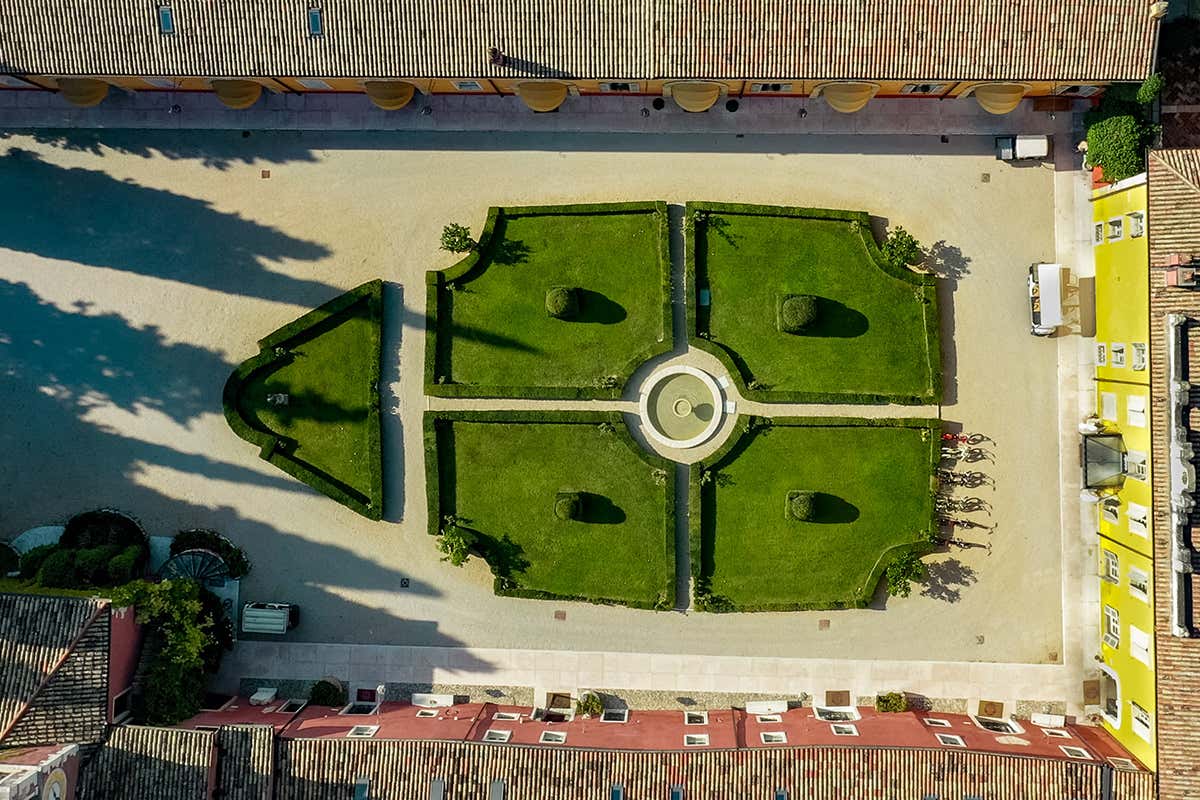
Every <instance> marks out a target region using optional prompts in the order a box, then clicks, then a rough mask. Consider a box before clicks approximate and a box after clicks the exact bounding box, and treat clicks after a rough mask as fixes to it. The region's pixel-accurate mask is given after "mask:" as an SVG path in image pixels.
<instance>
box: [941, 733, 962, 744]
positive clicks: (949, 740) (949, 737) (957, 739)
mask: <svg viewBox="0 0 1200 800" xmlns="http://www.w3.org/2000/svg"><path fill="white" fill-rule="evenodd" d="M934 736H936V737H937V740H938V744H940V745H941V746H942V747H966V746H967V741H966V739H964V738H963V737H961V736H959V735H958V734H956V733H935V734H934Z"/></svg>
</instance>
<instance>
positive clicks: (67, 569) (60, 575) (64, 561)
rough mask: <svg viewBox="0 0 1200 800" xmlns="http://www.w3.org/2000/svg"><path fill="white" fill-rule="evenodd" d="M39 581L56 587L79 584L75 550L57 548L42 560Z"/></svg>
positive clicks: (44, 584) (62, 587)
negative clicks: (76, 573)
mask: <svg viewBox="0 0 1200 800" xmlns="http://www.w3.org/2000/svg"><path fill="white" fill-rule="evenodd" d="M37 578H38V583H40V584H41V585H42V586H48V587H50V588H54V589H70V588H74V587H75V586H77V585H78V581H77V580H76V578H75V551H74V550H64V549H63V548H61V547H60V548H58V549H56V550H55V551H54V552H53V553H51V554H50V555H48V556H47V557H46V560H45V561H43V562H42V568H41V569H40V570H38V574H37Z"/></svg>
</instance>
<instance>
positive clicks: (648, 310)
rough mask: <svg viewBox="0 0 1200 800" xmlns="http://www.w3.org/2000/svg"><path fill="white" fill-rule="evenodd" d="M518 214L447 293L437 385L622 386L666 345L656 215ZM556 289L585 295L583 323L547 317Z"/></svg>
mask: <svg viewBox="0 0 1200 800" xmlns="http://www.w3.org/2000/svg"><path fill="white" fill-rule="evenodd" d="M519 211H520V210H519V209H516V210H514V212H513V213H512V214H511V215H510V214H509V213H502V214H501V216H500V218H499V219H498V221H497V223H496V228H495V232H494V235H493V238H492V244H491V245H490V246H489V247H488V248H487V249H485V251H484V253H485V254H484V257H483V259H482V260H481V262H480V264H479V265H478V266H476V267H475V269H473V270H472V271H471V272H470V273H469V274H468V275H467V276H466V277H464V278H463V279H460V280H459V281H458V283H459V284H461V288H459V289H458V290H456V291H453V292H448V291H445V290H443V298H442V311H441V312H440V314H439V317H438V336H439V355H438V365H437V372H438V374H439V375H440V376H446V375H448V376H449V379H450V381H452V382H453V383H455V384H470V385H473V386H477V387H483V388H484V390H486V388H487V387H515V388H517V389H520V388H523V387H594V386H596V385H597V383H598V382H599V381H601V380H602V379H604V378H606V377H607V376H612V375H621V376H623V375H624V373H626V372H627V371H630V370H631V369H632V362H635V361H637V362H640V361H641V360H643V359H644V358H645V354H646V353H647V350H648V349H649V348H651V347H653V346H654V345H655V343H656V342H662V341H664V340H665V339H669V337H670V334H671V328H670V323H669V321H666V322H664V313H663V304H664V299H665V298H664V288H663V286H664V274H665V273H664V271H665V270H668V269H669V266H668V265H666V264H664V263H662V258H661V257H660V254H661V252H662V238H661V237H662V236H663V235H664V234H663V232H662V228H661V219H660V216H659V215H658V214H657V213H655V212H654V211H653V210H647V211H641V212H638V213H632V212H629V213H608V214H535V215H531V216H522V215H520V214H519V213H518V212H519ZM554 286H566V287H572V288H578V289H581V290H582V296H581V308H580V313H579V316H578V318H576V319H573V320H560V319H554V318H552V317H550V316H549V315H548V314H547V313H546V292H547V291H548V290H549V289H550V288H551V287H554ZM447 339H449V341H447ZM669 346H670V345H669V343H667V344H666V347H667V348H669ZM622 382H623V379H622ZM502 393H503V392H502Z"/></svg>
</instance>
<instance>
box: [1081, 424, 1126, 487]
mask: <svg viewBox="0 0 1200 800" xmlns="http://www.w3.org/2000/svg"><path fill="white" fill-rule="evenodd" d="M1081 455H1082V456H1083V457H1082V458H1081V459H1080V460H1081V461H1082V462H1083V485H1084V486H1085V487H1087V488H1088V489H1104V488H1110V487H1113V486H1120V485H1122V484H1123V483H1124V482H1125V444H1124V442H1123V441H1122V439H1121V437H1120V436H1117V435H1114V434H1099V435H1094V436H1092V435H1085V436H1084V437H1083V453H1082V454H1081Z"/></svg>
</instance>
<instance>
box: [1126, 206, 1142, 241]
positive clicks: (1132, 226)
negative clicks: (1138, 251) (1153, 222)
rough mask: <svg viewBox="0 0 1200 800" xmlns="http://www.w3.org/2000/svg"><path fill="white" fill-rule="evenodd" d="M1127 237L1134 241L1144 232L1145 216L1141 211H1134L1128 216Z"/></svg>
mask: <svg viewBox="0 0 1200 800" xmlns="http://www.w3.org/2000/svg"><path fill="white" fill-rule="evenodd" d="M1128 216H1129V236H1130V238H1131V239H1136V238H1137V237H1139V236H1141V235H1142V234H1143V233H1145V232H1146V215H1145V214H1143V213H1142V212H1141V211H1134V212H1133V213H1132V214H1129V215H1128Z"/></svg>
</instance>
